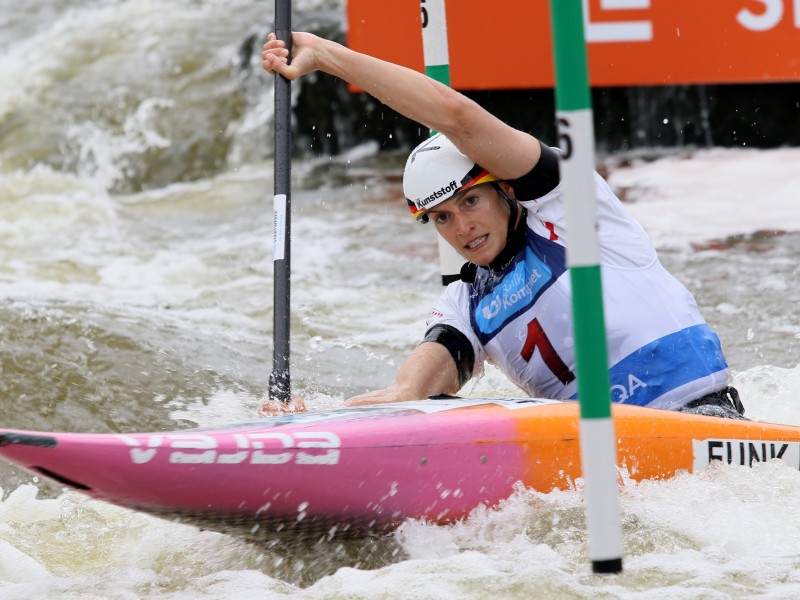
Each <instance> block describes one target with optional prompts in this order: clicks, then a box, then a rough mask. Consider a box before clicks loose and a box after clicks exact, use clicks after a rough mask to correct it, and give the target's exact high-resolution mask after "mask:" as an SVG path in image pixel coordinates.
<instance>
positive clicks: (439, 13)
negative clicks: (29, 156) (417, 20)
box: [420, 0, 464, 285]
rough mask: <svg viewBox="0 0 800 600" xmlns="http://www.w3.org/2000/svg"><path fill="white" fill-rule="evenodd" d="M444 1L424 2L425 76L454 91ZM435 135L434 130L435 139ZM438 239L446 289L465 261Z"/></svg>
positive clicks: (425, 0)
mask: <svg viewBox="0 0 800 600" xmlns="http://www.w3.org/2000/svg"><path fill="white" fill-rule="evenodd" d="M444 1H445V0H420V11H421V16H422V52H423V54H424V55H425V74H426V75H427V76H428V77H430V78H432V79H435V80H436V81H438V82H439V83H443V84H444V85H446V86H447V87H450V53H449V52H448V49H447V14H446V12H445V6H444ZM435 133H436V132H435V131H433V130H431V135H434V134H435ZM437 237H438V238H439V269H440V270H441V273H442V285H447V284H449V283H451V282H453V281H457V280H458V279H459V278H460V276H461V265H463V264H464V258H463V257H461V256H459V254H458V252H456V251H455V250H453V247H452V246H450V244H448V243H447V242H445V241H444V238H443V237H442V236H440V235H437Z"/></svg>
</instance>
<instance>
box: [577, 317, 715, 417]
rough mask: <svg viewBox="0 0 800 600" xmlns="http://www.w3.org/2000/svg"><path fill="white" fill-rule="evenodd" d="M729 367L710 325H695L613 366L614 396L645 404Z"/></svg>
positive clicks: (658, 341) (623, 400) (611, 371)
mask: <svg viewBox="0 0 800 600" xmlns="http://www.w3.org/2000/svg"><path fill="white" fill-rule="evenodd" d="M727 368H728V365H727V363H726V362H725V358H724V356H723V355H722V348H721V346H720V343H719V338H718V337H717V335H716V334H715V333H714V332H713V331H712V330H711V328H710V327H709V326H708V325H706V324H702V325H693V326H691V327H687V328H685V329H682V330H680V331H677V332H675V333H672V334H670V335H666V336H664V337H662V338H659V339H657V340H655V341H654V342H651V343H650V344H648V345H647V346H644V347H643V348H640V349H639V350H637V351H636V352H634V353H632V354H630V355H628V356H626V357H625V358H623V359H622V360H621V361H619V362H618V363H617V364H615V365H614V366H613V367H611V369H610V371H609V376H610V378H611V399H612V400H613V401H614V402H623V403H625V404H636V405H638V406H645V405H647V404H650V403H651V402H652V401H654V400H655V399H657V398H659V397H661V396H663V395H664V394H666V393H668V392H670V391H672V390H674V389H676V388H679V387H681V386H682V385H685V384H687V383H689V382H691V381H696V380H698V379H702V378H703V377H707V376H709V375H712V374H713V373H717V372H719V371H722V370H724V369H727ZM577 396H578V395H577V394H575V395H574V396H573V397H572V398H573V399H575V398H577Z"/></svg>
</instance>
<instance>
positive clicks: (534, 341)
mask: <svg viewBox="0 0 800 600" xmlns="http://www.w3.org/2000/svg"><path fill="white" fill-rule="evenodd" d="M537 348H538V349H539V354H540V355H541V357H542V360H543V361H544V364H546V365H547V368H548V369H550V370H551V371H552V372H553V375H555V376H556V377H557V378H558V380H559V381H560V382H561V383H563V384H564V385H567V384H568V383H570V382H571V381H574V380H575V374H574V373H573V372H572V371H570V370H569V367H567V365H566V364H565V363H564V361H563V360H562V359H561V357H560V356H559V355H558V353H557V352H556V349H555V348H553V344H552V343H550V339H549V338H548V337H547V334H546V333H545V332H544V329H542V326H541V325H540V324H539V320H538V319H534V320H533V321H531V322H530V323H528V336H527V337H526V338H525V345H524V346H523V347H522V350H520V352H519V355H520V356H521V357H522V358H524V359H525V362H531V358H532V357H533V351H534V350H536V349H537Z"/></svg>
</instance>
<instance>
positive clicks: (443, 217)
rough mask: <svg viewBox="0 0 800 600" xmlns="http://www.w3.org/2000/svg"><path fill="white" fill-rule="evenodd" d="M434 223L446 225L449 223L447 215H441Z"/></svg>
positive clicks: (436, 217)
mask: <svg viewBox="0 0 800 600" xmlns="http://www.w3.org/2000/svg"><path fill="white" fill-rule="evenodd" d="M433 221H434V222H435V223H438V224H439V225H444V224H445V223H447V215H445V214H443V213H439V214H438V215H436V216H435V217H434V218H433Z"/></svg>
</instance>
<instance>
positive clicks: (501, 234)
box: [426, 183, 511, 267]
mask: <svg viewBox="0 0 800 600" xmlns="http://www.w3.org/2000/svg"><path fill="white" fill-rule="evenodd" d="M501 185H504V184H502V183H501ZM504 189H506V188H505V187H504ZM510 212H511V211H510V209H509V207H508V204H507V203H506V201H505V200H504V199H503V198H502V197H501V196H500V194H498V193H497V190H496V189H495V188H494V187H492V185H490V184H488V183H484V184H481V185H476V186H475V187H472V188H469V189H468V190H464V191H463V192H459V193H457V194H456V195H455V196H453V197H452V198H450V199H449V200H447V201H445V202H442V203H441V204H439V205H437V206H435V207H434V208H432V209H430V210H428V211H427V213H426V214H427V215H428V218H429V219H430V221H432V222H433V224H434V225H435V226H436V230H437V231H438V232H439V234H440V235H441V236H442V237H443V238H444V239H445V240H446V241H447V243H448V244H450V245H451V246H452V247H453V248H455V250H456V252H458V253H459V254H460V255H461V256H463V257H464V258H466V259H467V260H468V261H470V262H472V263H475V264H476V265H479V266H482V267H485V266H487V265H489V264H490V263H491V262H492V261H493V260H494V259H495V257H496V256H497V255H498V254H500V251H501V250H502V249H503V248H504V247H505V245H506V236H507V234H508V218H509V214H510Z"/></svg>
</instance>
